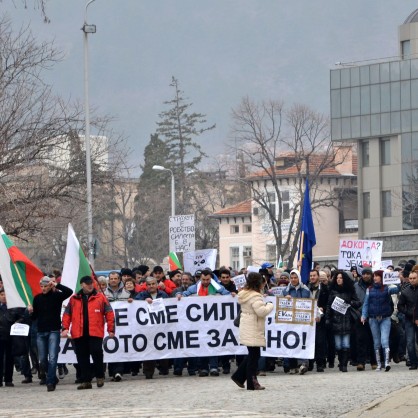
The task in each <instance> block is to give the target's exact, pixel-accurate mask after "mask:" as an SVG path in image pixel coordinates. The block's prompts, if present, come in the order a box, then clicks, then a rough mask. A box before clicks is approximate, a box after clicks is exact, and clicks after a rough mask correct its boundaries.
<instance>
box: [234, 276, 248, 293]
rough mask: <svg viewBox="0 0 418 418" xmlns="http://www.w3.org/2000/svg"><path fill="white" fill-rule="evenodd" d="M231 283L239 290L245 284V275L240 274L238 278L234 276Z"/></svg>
mask: <svg viewBox="0 0 418 418" xmlns="http://www.w3.org/2000/svg"><path fill="white" fill-rule="evenodd" d="M232 281H233V282H234V284H235V287H236V288H237V290H241V289H242V288H243V287H244V286H245V284H246V283H247V279H246V277H245V274H240V275H238V276H235V277H233V278H232Z"/></svg>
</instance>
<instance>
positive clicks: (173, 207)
mask: <svg viewBox="0 0 418 418" xmlns="http://www.w3.org/2000/svg"><path fill="white" fill-rule="evenodd" d="M152 169H153V170H157V171H169V172H170V173H171V216H175V215H176V200H175V188H174V174H173V172H172V171H171V170H170V169H169V168H165V167H163V166H162V165H154V166H152Z"/></svg>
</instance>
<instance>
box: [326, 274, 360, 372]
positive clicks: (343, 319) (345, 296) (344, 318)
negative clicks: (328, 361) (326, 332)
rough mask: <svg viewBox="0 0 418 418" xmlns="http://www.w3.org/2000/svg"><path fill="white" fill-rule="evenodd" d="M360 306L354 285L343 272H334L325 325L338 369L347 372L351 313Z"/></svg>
mask: <svg viewBox="0 0 418 418" xmlns="http://www.w3.org/2000/svg"><path fill="white" fill-rule="evenodd" d="M360 305H361V303H360V301H359V299H358V297H357V295H356V291H355V290H354V283H353V281H352V280H351V279H350V277H349V276H348V274H347V273H346V272H344V271H340V270H339V271H336V272H335V273H334V277H333V279H332V281H331V285H330V287H329V296H328V304H327V309H326V312H325V319H326V324H328V325H330V326H331V329H332V332H333V333H334V341H335V349H336V351H337V354H338V360H339V369H340V371H341V372H347V365H348V358H349V356H350V333H351V312H350V309H351V308H354V309H357V308H359V307H360Z"/></svg>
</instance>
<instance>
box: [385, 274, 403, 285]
mask: <svg viewBox="0 0 418 418" xmlns="http://www.w3.org/2000/svg"><path fill="white" fill-rule="evenodd" d="M400 282H401V279H400V277H399V272H398V271H385V272H383V284H386V285H389V284H398V283H400Z"/></svg>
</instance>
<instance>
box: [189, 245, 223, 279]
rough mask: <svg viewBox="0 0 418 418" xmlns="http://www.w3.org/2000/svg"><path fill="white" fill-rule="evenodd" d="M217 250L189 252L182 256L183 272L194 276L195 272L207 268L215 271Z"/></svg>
mask: <svg viewBox="0 0 418 418" xmlns="http://www.w3.org/2000/svg"><path fill="white" fill-rule="evenodd" d="M217 253H218V251H217V250H213V249H210V250H196V251H189V252H186V253H184V255H183V263H184V271H188V272H189V273H191V274H195V272H196V271H197V270H203V269H204V268H207V267H209V268H210V269H212V270H215V266H216V254H217Z"/></svg>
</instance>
